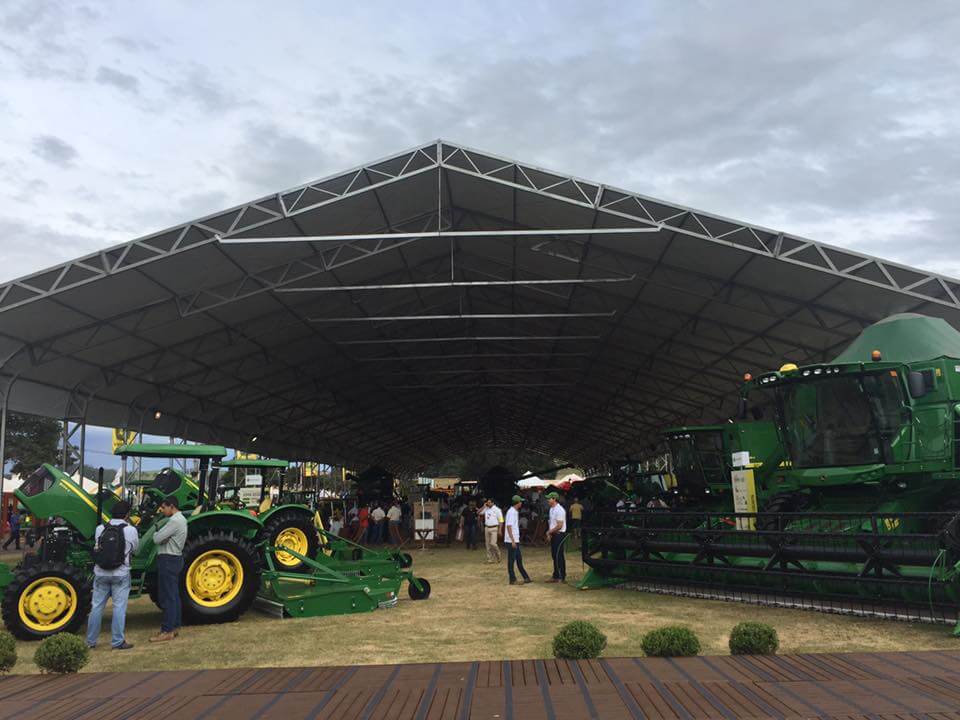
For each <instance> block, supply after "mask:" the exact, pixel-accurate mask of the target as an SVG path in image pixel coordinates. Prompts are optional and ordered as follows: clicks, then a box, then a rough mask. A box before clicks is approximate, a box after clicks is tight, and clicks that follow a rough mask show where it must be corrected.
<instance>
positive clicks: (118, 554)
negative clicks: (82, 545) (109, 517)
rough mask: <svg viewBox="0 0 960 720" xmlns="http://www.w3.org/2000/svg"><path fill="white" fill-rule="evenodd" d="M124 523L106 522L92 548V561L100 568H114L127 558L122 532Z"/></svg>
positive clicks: (125, 539) (125, 541)
mask: <svg viewBox="0 0 960 720" xmlns="http://www.w3.org/2000/svg"><path fill="white" fill-rule="evenodd" d="M125 527H127V524H126V523H120V524H118V525H114V524H112V523H108V524H107V525H105V526H104V527H103V532H101V533H100V537H99V539H98V540H97V544H96V546H94V548H93V562H94V564H95V565H96V566H97V567H98V568H100V569H101V570H116V569H117V568H118V567H120V566H121V565H123V563H124V562H125V561H126V559H127V538H126V537H125V536H124V534H123V529H124V528H125Z"/></svg>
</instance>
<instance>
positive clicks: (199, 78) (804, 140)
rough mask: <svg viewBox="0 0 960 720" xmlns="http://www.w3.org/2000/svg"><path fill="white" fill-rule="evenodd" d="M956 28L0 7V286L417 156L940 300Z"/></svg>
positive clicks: (487, 13) (745, 6)
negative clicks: (800, 253)
mask: <svg viewBox="0 0 960 720" xmlns="http://www.w3.org/2000/svg"><path fill="white" fill-rule="evenodd" d="M958 37H960V5H957V3H955V2H943V3H935V2H924V3H906V2H898V3H893V2H874V1H871V2H861V3H842V2H836V0H831V1H830V2H824V3H813V2H803V3H789V4H788V3H761V2H699V3H698V2H673V1H672V2H664V3H656V2H654V3H651V2H642V3H620V4H616V5H606V4H603V3H597V2H578V3H561V2H555V1H551V2H542V3H535V2H521V3H517V2H484V3H457V2H449V1H445V2H435V3H420V2H404V3H396V2H389V3H386V2H385V3H373V2H359V3H332V2H331V3H325V2H319V1H314V2H303V3H295V2H282V3H271V4H264V3H253V2H242V1H238V0H231V1H230V2H222V3H218V2H205V3H202V4H201V3H187V2H184V3H177V2H171V1H166V0H165V1H163V2H140V3H127V2H117V3H113V4H111V3H103V4H99V3H90V4H88V5H81V4H79V3H74V2H64V3H62V4H61V3H55V2H43V1H42V0H24V1H23V2H18V1H17V0H12V1H11V0H5V2H3V3H2V4H0V249H2V255H3V260H4V262H3V264H2V266H0V278H2V279H9V278H12V277H14V276H18V275H22V274H25V273H28V272H32V271H35V270H38V269H41V268H43V267H46V266H49V265H52V264H55V263H57V262H60V261H63V260H67V259H70V258H72V257H76V256H78V255H79V254H81V253H84V252H89V251H91V250H94V249H96V248H99V247H102V246H105V245H109V244H113V243H117V242H122V241H125V240H128V239H130V238H133V237H136V236H138V235H142V234H146V233H149V232H152V231H155V230H159V229H161V228H163V227H166V226H169V225H172V224H175V223H177V222H180V221H183V220H188V219H191V218H193V217H196V216H199V215H200V214H202V213H207V212H210V211H215V210H219V209H221V208H224V207H227V206H230V205H233V204H236V203H239V202H243V201H246V200H249V199H252V198H254V197H256V196H259V195H262V194H264V193H267V192H273V191H277V190H279V189H282V188H285V187H288V186H291V185H295V184H298V183H301V182H303V181H307V180H311V179H316V178H319V177H322V176H324V175H327V174H329V173H333V172H336V171H338V170H340V169H345V168H347V167H351V166H353V165H356V164H359V163H361V162H364V161H367V160H372V159H375V158H377V157H380V156H382V155H387V154H391V153H393V152H395V151H398V150H401V149H404V148H406V147H408V146H412V145H415V144H417V143H420V142H425V141H429V140H432V139H435V138H437V137H444V138H449V139H451V140H453V141H455V142H459V143H463V144H466V145H470V146H473V147H476V148H479V149H488V150H490V151H492V152H496V153H500V154H504V155H507V156H510V157H514V158H517V159H521V160H523V161H526V162H531V163H536V164H540V165H544V166H546V167H549V168H555V169H557V170H560V171H566V172H569V173H572V174H576V175H580V176H584V177H587V178H590V179H595V180H599V181H603V182H607V183H610V184H614V185H618V186H623V187H627V188H629V189H633V190H636V191H639V192H642V193H646V194H649V195H653V196H660V197H663V198H666V199H670V200H673V201H676V202H680V203H684V204H688V205H692V206H693V207H697V208H700V209H703V210H709V211H712V212H717V213H721V214H724V215H729V216H732V217H735V218H738V219H742V220H748V221H752V222H756V223H761V224H765V225H770V226H773V227H774V228H776V229H779V230H784V231H787V232H792V233H798V234H804V235H808V236H810V237H813V238H814V239H819V240H823V241H827V242H831V243H835V244H838V245H847V246H853V247H857V248H858V249H860V250H864V251H866V252H870V253H874V254H877V255H880V256H883V257H887V258H892V259H897V260H901V261H903V262H907V263H909V264H914V265H919V266H922V267H924V268H927V269H930V270H935V271H940V272H944V273H947V274H952V275H955V276H960V243H958V226H960V203H958V190H960V173H958V168H960V67H958V66H960V51H958V50H957V38H958Z"/></svg>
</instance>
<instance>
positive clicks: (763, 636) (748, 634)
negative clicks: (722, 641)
mask: <svg viewBox="0 0 960 720" xmlns="http://www.w3.org/2000/svg"><path fill="white" fill-rule="evenodd" d="M778 647H780V639H779V638H778V637H777V631H776V630H774V629H773V626H772V625H767V624H766V623H759V622H742V623H740V624H739V625H737V626H736V627H735V628H733V630H732V631H731V632H730V653H731V654H732V655H774V654H776V652H777V648H778Z"/></svg>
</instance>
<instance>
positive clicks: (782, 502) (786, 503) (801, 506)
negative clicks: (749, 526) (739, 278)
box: [756, 492, 810, 530]
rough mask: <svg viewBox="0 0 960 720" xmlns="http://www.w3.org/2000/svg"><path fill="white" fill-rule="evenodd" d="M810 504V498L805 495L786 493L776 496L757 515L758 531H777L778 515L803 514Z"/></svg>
mask: <svg viewBox="0 0 960 720" xmlns="http://www.w3.org/2000/svg"><path fill="white" fill-rule="evenodd" d="M809 504H810V498H809V496H807V495H805V494H803V493H799V492H786V493H779V494H778V495H774V496H773V497H772V498H770V499H769V500H768V501H767V503H766V504H765V505H764V506H763V509H762V510H761V511H760V512H759V513H757V523H756V526H757V530H777V521H778V518H777V514H778V513H795V512H803V511H804V510H806V509H807V506H808V505H809ZM767 513H769V514H767ZM781 529H782V528H781Z"/></svg>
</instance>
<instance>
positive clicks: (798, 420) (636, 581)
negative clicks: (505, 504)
mask: <svg viewBox="0 0 960 720" xmlns="http://www.w3.org/2000/svg"><path fill="white" fill-rule="evenodd" d="M758 391H760V392H761V393H772V396H773V398H774V400H775V407H776V418H775V422H776V430H777V442H776V443H773V444H771V442H770V438H769V436H767V435H765V434H763V433H761V435H762V437H746V436H745V437H743V438H742V439H741V441H739V450H740V457H741V458H743V457H744V455H743V453H747V454H748V457H747V461H746V462H742V461H741V464H740V465H739V466H736V465H734V464H733V454H732V453H731V469H730V475H731V485H732V486H733V489H732V490H731V493H732V494H733V495H739V496H738V498H737V499H736V500H737V501H736V502H735V508H739V507H740V506H741V505H742V501H743V499H744V498H746V497H751V496H752V497H753V498H755V501H754V502H755V503H756V505H757V506H758V508H759V509H758V511H756V512H730V509H729V507H724V508H720V509H712V508H711V509H708V510H700V511H691V512H676V513H671V514H672V515H674V516H675V519H674V521H673V522H669V523H664V522H663V514H662V513H644V512H638V513H634V514H631V515H629V516H628V517H624V516H623V514H622V513H619V514H611V515H606V516H602V517H601V519H600V521H599V522H598V523H597V524H596V525H595V526H594V527H590V528H586V529H585V530H584V543H583V558H584V561H585V562H586V563H587V565H589V567H590V570H589V571H588V573H587V575H586V576H585V578H584V580H583V581H582V583H581V586H582V587H596V586H603V585H619V584H624V585H629V586H635V587H638V588H640V589H645V590H651V591H655V592H665V593H674V594H684V595H693V596H698V597H710V598H723V599H733V600H741V601H747V602H757V603H764V604H774V605H781V606H789V607H802V608H813V609H820V610H827V611H834V612H843V613H854V614H862V615H878V616H884V617H895V618H901V619H916V620H928V621H937V622H955V621H957V619H958V618H957V612H958V608H960V516H958V511H960V487H958V480H960V333H958V332H957V331H956V330H955V329H954V328H953V327H951V326H950V325H949V324H947V323H946V322H945V321H943V320H941V319H936V318H929V317H925V316H920V315H897V316H893V317H891V318H888V319H886V320H883V321H881V322H879V323H876V324H875V325H872V326H870V327H868V328H866V329H865V330H864V331H863V332H862V333H861V335H860V336H859V337H858V338H856V339H855V340H854V341H853V342H852V343H851V345H850V346H849V347H848V348H847V349H846V350H845V351H844V352H842V353H841V354H840V355H839V356H837V357H836V358H835V359H834V360H833V361H832V362H828V363H822V364H814V365H807V366H802V367H796V366H794V365H786V366H784V367H783V368H781V369H780V370H779V371H775V372H769V373H765V374H763V375H761V376H759V377H757V378H756V379H754V380H752V382H750V383H748V384H747V386H746V387H745V389H744V393H743V400H742V401H741V411H742V412H741V414H744V413H745V412H746V410H747V409H748V407H749V403H748V402H747V400H748V399H749V398H750V397H753V396H755V393H757V392H758ZM736 424H737V423H731V425H732V426H735V425H736ZM758 427H759V425H758ZM758 468H762V470H763V472H758Z"/></svg>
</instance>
